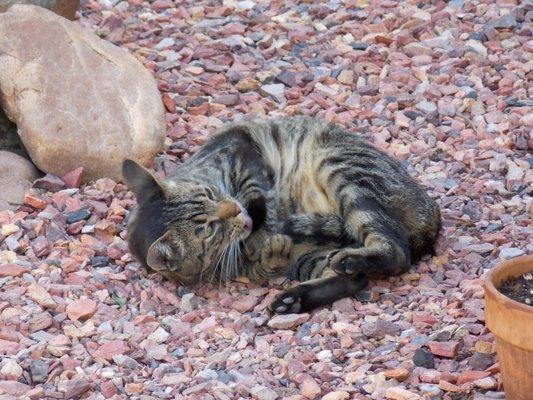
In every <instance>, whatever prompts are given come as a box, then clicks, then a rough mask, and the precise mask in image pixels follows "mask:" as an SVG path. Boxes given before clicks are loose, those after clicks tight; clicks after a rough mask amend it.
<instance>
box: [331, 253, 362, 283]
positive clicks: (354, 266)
mask: <svg viewBox="0 0 533 400" xmlns="http://www.w3.org/2000/svg"><path fill="white" fill-rule="evenodd" d="M331 268H332V269H333V271H335V272H336V273H337V274H339V275H346V276H350V277H354V278H356V277H358V276H360V275H361V274H362V273H365V272H366V271H367V270H368V263H367V258H366V257H365V256H363V255H359V254H353V253H343V252H341V253H339V254H337V255H336V256H335V257H333V259H332V260H331Z"/></svg>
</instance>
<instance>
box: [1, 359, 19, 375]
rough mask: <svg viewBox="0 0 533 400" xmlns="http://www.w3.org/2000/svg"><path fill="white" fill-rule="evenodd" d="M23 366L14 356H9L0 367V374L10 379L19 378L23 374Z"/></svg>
mask: <svg viewBox="0 0 533 400" xmlns="http://www.w3.org/2000/svg"><path fill="white" fill-rule="evenodd" d="M22 372H23V370H22V367H21V366H20V365H19V364H18V363H17V362H16V361H15V359H13V358H9V359H7V360H6V361H5V362H4V365H2V368H0V374H2V375H3V376H4V377H6V378H8V379H15V380H16V379H18V378H20V377H21V376H22Z"/></svg>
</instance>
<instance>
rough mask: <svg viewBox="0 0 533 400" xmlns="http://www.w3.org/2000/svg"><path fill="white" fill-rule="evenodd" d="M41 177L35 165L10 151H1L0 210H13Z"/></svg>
mask: <svg viewBox="0 0 533 400" xmlns="http://www.w3.org/2000/svg"><path fill="white" fill-rule="evenodd" d="M38 177H39V174H38V171H37V170H36V169H35V167H34V166H33V164H32V163H31V162H29V161H28V160H26V159H25V158H22V157H21V156H18V155H16V154H14V153H11V152H9V151H0V188H2V190H0V210H13V209H15V208H17V207H18V205H20V204H22V203H23V202H24V194H25V193H26V191H27V190H28V189H29V188H31V186H32V184H33V181H34V180H35V179H37V178H38Z"/></svg>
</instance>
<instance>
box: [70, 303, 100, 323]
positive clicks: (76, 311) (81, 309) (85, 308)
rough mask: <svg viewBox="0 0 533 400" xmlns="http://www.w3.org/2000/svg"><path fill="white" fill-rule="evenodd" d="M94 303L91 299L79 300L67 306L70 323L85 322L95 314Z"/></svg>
mask: <svg viewBox="0 0 533 400" xmlns="http://www.w3.org/2000/svg"><path fill="white" fill-rule="evenodd" d="M96 306H97V304H96V302H94V301H93V300H91V299H80V300H76V301H73V302H72V303H69V304H68V305H67V315H68V317H69V318H70V319H71V320H72V321H77V320H82V321H84V320H86V319H88V318H91V317H92V316H93V315H94V313H95V312H96Z"/></svg>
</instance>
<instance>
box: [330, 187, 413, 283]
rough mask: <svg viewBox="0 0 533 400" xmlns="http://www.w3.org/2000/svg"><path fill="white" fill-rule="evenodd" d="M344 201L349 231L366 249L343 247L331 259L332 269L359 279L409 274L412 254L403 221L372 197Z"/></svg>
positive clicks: (350, 198) (350, 197)
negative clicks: (407, 272)
mask: <svg viewBox="0 0 533 400" xmlns="http://www.w3.org/2000/svg"><path fill="white" fill-rule="evenodd" d="M343 201H344V204H342V205H341V208H342V209H343V210H346V211H345V213H344V216H343V217H344V225H345V232H346V234H347V235H349V236H350V237H352V238H354V240H357V241H358V242H360V243H361V244H362V246H361V247H359V246H356V247H345V248H343V249H342V250H341V251H339V252H338V253H337V254H335V255H334V256H333V257H332V258H331V261H330V267H331V268H332V269H333V270H334V271H335V272H337V273H339V274H342V275H346V276H350V277H353V278H356V279H357V278H359V277H360V275H361V274H363V275H366V276H368V277H370V278H374V279H380V278H385V277H388V276H392V275H397V274H400V273H402V272H404V271H406V270H407V269H408V268H409V266H410V264H411V252H410V250H409V242H408V238H407V234H406V232H405V229H404V227H403V226H402V224H401V221H400V219H399V218H398V217H396V218H394V217H392V216H391V215H389V213H387V211H386V210H385V209H384V208H383V207H382V206H381V205H380V204H379V203H378V202H377V201H376V200H374V199H372V198H370V197H366V196H356V195H355V196H353V197H352V196H344V197H343Z"/></svg>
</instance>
